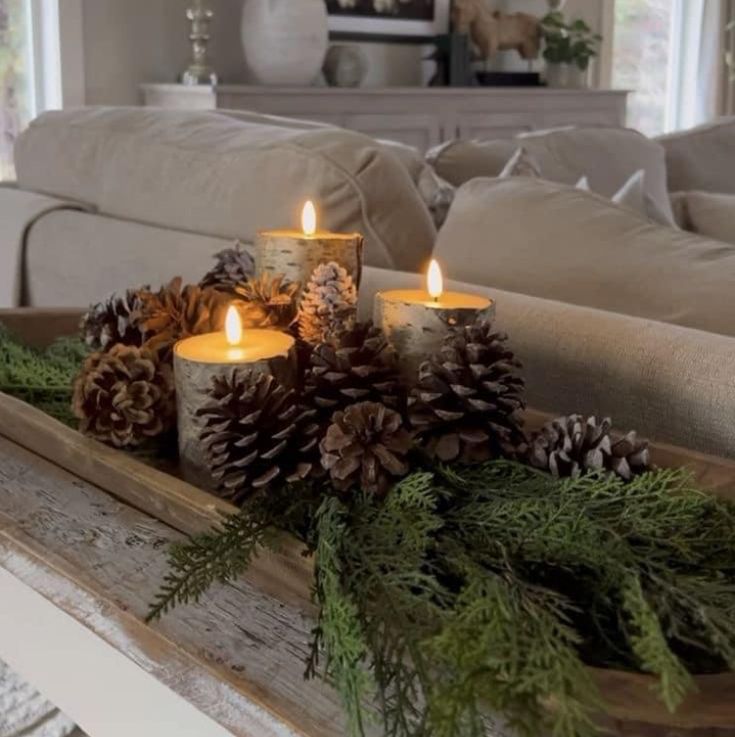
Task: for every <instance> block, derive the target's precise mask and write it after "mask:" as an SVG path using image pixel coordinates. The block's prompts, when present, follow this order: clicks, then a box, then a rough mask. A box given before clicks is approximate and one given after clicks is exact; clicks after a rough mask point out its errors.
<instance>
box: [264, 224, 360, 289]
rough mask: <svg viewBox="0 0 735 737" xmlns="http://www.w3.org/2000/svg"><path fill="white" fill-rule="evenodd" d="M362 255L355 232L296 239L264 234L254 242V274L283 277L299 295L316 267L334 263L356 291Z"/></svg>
mask: <svg viewBox="0 0 735 737" xmlns="http://www.w3.org/2000/svg"><path fill="white" fill-rule="evenodd" d="M362 252H363V238H362V236H361V235H359V234H357V233H355V234H351V235H342V234H333V233H324V234H320V233H317V234H316V235H314V236H299V235H296V234H293V233H287V232H279V231H270V232H263V233H259V234H258V235H257V237H256V239H255V272H256V275H257V276H262V275H263V274H270V275H271V276H279V275H283V276H284V277H285V278H286V280H287V281H289V282H296V283H298V284H300V285H301V288H300V291H299V296H300V295H301V292H302V291H303V290H304V289H305V288H306V285H307V283H308V282H309V279H310V278H311V275H312V274H313V273H314V269H315V268H316V267H317V266H319V264H328V263H331V262H332V261H334V262H335V263H337V264H339V265H340V266H341V267H342V268H344V269H347V272H348V273H349V275H350V276H351V277H352V280H353V281H354V282H355V286H356V287H358V288H359V287H360V280H361V278H362Z"/></svg>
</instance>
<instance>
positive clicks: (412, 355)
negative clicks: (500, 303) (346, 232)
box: [373, 261, 495, 379]
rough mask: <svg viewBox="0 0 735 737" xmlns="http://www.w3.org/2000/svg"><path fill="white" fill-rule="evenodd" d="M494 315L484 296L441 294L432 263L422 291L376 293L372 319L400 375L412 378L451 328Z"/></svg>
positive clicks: (438, 274) (439, 277)
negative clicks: (389, 347) (396, 361)
mask: <svg viewBox="0 0 735 737" xmlns="http://www.w3.org/2000/svg"><path fill="white" fill-rule="evenodd" d="M494 315H495V303H494V302H493V301H492V300H490V299H487V297H482V296H480V295H476V294H464V293H461V292H445V291H444V285H443V279H442V274H441V269H440V268H439V265H438V264H437V262H436V261H432V262H431V265H430V266H429V273H428V275H427V289H426V290H421V289H399V290H393V291H389V292H378V293H377V295H376V296H375V305H374V316H373V317H374V322H375V324H376V325H377V326H378V327H380V328H381V329H382V330H383V332H384V334H385V336H386V338H387V339H388V342H389V343H390V344H391V345H392V346H393V348H394V349H395V351H396V353H397V354H398V357H399V359H400V360H399V365H400V369H401V373H403V375H404V376H405V377H406V378H408V379H413V378H415V377H416V373H417V371H418V368H419V366H420V365H421V364H422V363H423V362H424V361H425V360H426V359H427V358H429V357H430V356H433V355H435V354H436V353H437V352H438V351H439V348H440V347H441V344H442V340H443V339H444V337H445V336H446V335H447V333H449V331H450V330H451V329H452V328H454V327H462V326H465V325H470V324H472V323H473V322H474V321H475V320H476V319H478V318H480V319H484V320H491V319H492V318H493V317H494Z"/></svg>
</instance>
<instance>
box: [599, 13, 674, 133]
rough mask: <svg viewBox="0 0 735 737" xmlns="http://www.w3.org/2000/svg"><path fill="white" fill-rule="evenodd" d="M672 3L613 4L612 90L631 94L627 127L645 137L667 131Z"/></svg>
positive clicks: (671, 44) (672, 29) (672, 25)
mask: <svg viewBox="0 0 735 737" xmlns="http://www.w3.org/2000/svg"><path fill="white" fill-rule="evenodd" d="M674 6H675V2H674V1H673V0H616V3H615V42H614V49H613V86H614V87H617V88H620V89H627V90H634V94H633V95H631V99H630V103H629V108H628V125H630V126H631V127H632V128H636V129H637V130H640V131H641V132H643V133H646V134H647V135H657V134H659V133H661V132H663V131H664V130H665V129H666V128H667V114H668V106H669V88H670V81H669V80H670V76H671V68H672V49H673V48H674V46H673V43H672V41H673V38H672V36H673V32H674Z"/></svg>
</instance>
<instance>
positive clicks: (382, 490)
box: [320, 402, 413, 496]
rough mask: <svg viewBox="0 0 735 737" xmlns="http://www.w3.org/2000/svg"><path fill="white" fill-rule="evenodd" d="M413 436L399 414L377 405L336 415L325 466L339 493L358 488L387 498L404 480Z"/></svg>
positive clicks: (324, 456) (351, 408)
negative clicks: (390, 489) (393, 485)
mask: <svg viewBox="0 0 735 737" xmlns="http://www.w3.org/2000/svg"><path fill="white" fill-rule="evenodd" d="M412 447H413V436H412V435H411V433H410V432H409V431H408V430H406V428H405V427H404V426H403V418H402V417H401V415H400V414H398V412H394V411H393V410H392V409H388V408H387V407H386V406H385V405H383V404H378V403H377V402H361V403H359V404H353V405H351V406H349V407H348V408H347V409H346V410H345V411H344V412H336V413H335V415H334V417H333V422H332V424H331V425H330V426H329V429H328V430H327V435H326V437H325V438H324V439H323V440H322V442H321V445H320V448H321V452H322V466H324V468H326V469H327V470H328V471H329V474H330V476H331V479H332V483H333V484H334V486H335V488H336V489H338V490H340V491H348V490H349V489H351V488H353V487H359V488H361V489H362V490H363V491H366V492H369V493H371V494H378V495H380V496H384V495H385V494H386V493H387V492H388V490H389V488H390V486H391V484H392V483H393V482H394V481H395V480H396V479H397V478H400V477H402V476H405V475H406V474H407V473H408V472H409V470H410V466H409V464H408V462H407V455H408V453H409V451H410V450H411V448H412Z"/></svg>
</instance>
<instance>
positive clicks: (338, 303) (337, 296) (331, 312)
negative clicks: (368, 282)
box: [299, 262, 357, 345]
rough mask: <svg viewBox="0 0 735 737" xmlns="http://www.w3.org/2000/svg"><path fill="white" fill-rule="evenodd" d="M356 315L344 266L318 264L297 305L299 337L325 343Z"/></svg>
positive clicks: (351, 284) (351, 285) (353, 289)
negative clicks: (299, 303)
mask: <svg viewBox="0 0 735 737" xmlns="http://www.w3.org/2000/svg"><path fill="white" fill-rule="evenodd" d="M356 318H357V287H356V286H355V283H354V282H353V281H352V277H351V276H350V274H349V272H348V271H347V269H345V268H343V267H342V266H340V265H339V264H337V263H334V262H331V263H328V264H319V265H318V266H317V267H316V269H314V273H313V274H312V275H311V279H310V280H309V283H308V284H307V286H306V289H305V290H304V294H303V297H302V298H301V305H300V307H299V337H300V338H301V340H303V341H304V342H306V343H308V344H309V345H318V344H319V343H325V342H328V341H329V340H330V339H331V337H332V336H333V335H334V334H335V333H336V332H338V331H340V330H344V329H345V328H349V327H350V326H351V325H353V324H354V323H355V321H356Z"/></svg>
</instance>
